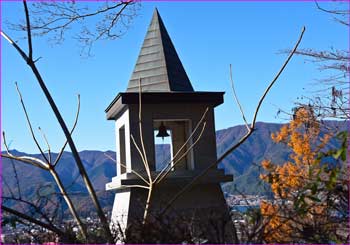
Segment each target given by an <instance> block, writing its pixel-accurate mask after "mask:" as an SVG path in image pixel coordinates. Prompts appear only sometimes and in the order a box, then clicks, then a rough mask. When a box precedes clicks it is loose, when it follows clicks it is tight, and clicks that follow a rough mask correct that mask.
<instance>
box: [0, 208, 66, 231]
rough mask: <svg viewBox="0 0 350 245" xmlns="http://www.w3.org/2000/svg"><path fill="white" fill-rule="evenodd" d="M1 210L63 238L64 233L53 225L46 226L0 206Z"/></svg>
mask: <svg viewBox="0 0 350 245" xmlns="http://www.w3.org/2000/svg"><path fill="white" fill-rule="evenodd" d="M1 209H2V210H3V211H5V212H8V213H10V214H13V215H16V216H18V217H19V218H21V219H24V220H27V221H29V222H31V223H33V224H36V225H39V226H41V227H44V228H46V229H48V230H50V231H52V232H55V233H56V234H58V235H59V236H62V237H64V236H65V233H64V232H63V231H61V230H60V229H58V228H57V227H55V226H53V225H49V224H46V223H44V222H42V221H40V220H36V219H34V218H33V217H31V216H28V215H26V214H23V213H21V212H18V211H17V210H14V209H11V208H9V207H6V206H4V205H1Z"/></svg>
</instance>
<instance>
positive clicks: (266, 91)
mask: <svg viewBox="0 0 350 245" xmlns="http://www.w3.org/2000/svg"><path fill="white" fill-rule="evenodd" d="M304 32H305V27H303V29H302V31H301V34H300V36H299V39H298V41H297V42H296V44H295V46H294V48H293V50H292V51H291V52H290V54H289V55H288V57H287V59H286V61H285V62H284V63H283V65H282V67H281V68H280V70H279V71H278V72H277V74H276V76H275V77H274V79H273V80H272V81H271V82H270V84H269V85H268V87H267V88H266V90H265V92H264V93H263V95H262V96H261V98H260V100H259V102H258V105H257V107H256V109H255V113H254V117H253V120H252V123H251V125H250V129H249V130H248V132H247V134H246V135H244V136H243V137H242V138H241V139H240V140H239V141H238V142H237V143H236V144H234V145H233V146H231V147H230V148H229V149H228V150H227V151H226V152H224V153H223V154H222V155H221V156H220V157H219V158H218V159H217V161H216V162H214V163H212V164H210V165H209V166H208V167H206V168H205V169H204V170H202V171H201V172H200V173H199V174H198V175H197V176H196V177H194V178H193V179H192V180H191V181H190V183H188V184H187V185H186V186H185V187H184V188H182V189H181V190H180V191H179V192H178V193H176V194H175V195H174V197H173V198H172V199H171V200H170V201H169V202H168V204H167V205H166V206H165V207H164V208H163V210H162V211H161V214H164V213H165V212H166V211H167V209H168V208H169V207H170V206H171V205H172V203H173V202H175V201H176V200H177V199H178V198H179V197H180V196H181V195H182V194H183V193H184V192H186V191H187V190H188V189H190V188H191V187H192V185H193V184H195V183H196V182H197V181H198V180H199V179H200V178H201V177H203V176H204V175H205V174H206V173H207V172H208V171H209V170H210V169H211V168H213V167H215V166H216V165H217V164H219V163H220V162H221V161H222V160H223V159H224V158H225V157H226V156H228V155H229V154H230V153H231V152H232V151H234V150H235V149H236V148H238V147H239V146H240V145H241V144H243V143H244V142H245V141H246V140H247V139H248V138H249V136H250V135H251V134H252V133H253V131H254V130H255V122H256V118H257V115H258V112H259V110H260V107H261V104H262V102H263V101H264V99H265V97H266V95H267V94H268V92H269V91H270V89H271V88H272V86H273V85H274V84H275V82H276V81H277V79H278V78H279V76H280V75H281V73H282V72H283V70H284V69H285V67H286V66H287V64H288V62H289V61H290V59H291V58H292V56H293V54H294V53H295V51H296V50H297V48H298V46H299V44H300V42H301V40H302V38H303V35H304Z"/></svg>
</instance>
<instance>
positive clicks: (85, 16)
mask: <svg viewBox="0 0 350 245" xmlns="http://www.w3.org/2000/svg"><path fill="white" fill-rule="evenodd" d="M140 6H141V3H140V2H137V1H104V2H99V3H89V2H81V1H46V2H45V1H44V2H33V3H31V4H30V5H29V6H28V7H29V9H28V10H29V13H30V17H31V26H30V29H31V34H32V36H33V37H37V36H39V37H45V38H47V39H48V40H49V41H50V42H51V43H52V44H61V43H62V42H64V40H65V39H67V38H69V40H71V39H75V40H76V41H77V42H78V44H79V45H80V47H81V55H82V56H90V55H91V49H92V46H93V44H94V43H95V42H96V41H99V40H115V39H118V38H120V37H122V36H123V35H124V34H125V33H126V32H127V30H128V28H129V26H130V25H131V23H132V21H133V19H134V18H135V16H136V15H137V13H138V10H139V8H140ZM7 26H8V28H9V29H12V30H16V31H20V32H23V31H26V30H27V27H28V26H27V24H26V21H22V22H21V23H10V22H7ZM25 38H27V37H25Z"/></svg>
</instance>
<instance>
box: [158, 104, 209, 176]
mask: <svg viewBox="0 0 350 245" xmlns="http://www.w3.org/2000/svg"><path fill="white" fill-rule="evenodd" d="M208 111H209V107H207V108H206V109H205V111H204V113H203V114H202V117H201V119H200V120H199V121H198V123H197V125H196V127H195V128H194V130H193V131H192V133H191V134H190V136H189V137H188V138H187V140H186V141H185V143H183V145H182V146H181V147H180V149H179V150H178V151H177V152H176V153H175V155H174V156H173V158H172V159H171V160H170V161H169V163H168V164H167V165H166V166H164V168H163V169H162V170H161V171H160V173H159V174H158V175H157V176H156V178H155V179H154V182H155V183H156V182H157V180H158V179H159V178H160V176H161V175H162V174H163V173H164V172H165V171H166V170H167V168H169V167H171V164H173V162H174V159H175V158H176V157H177V155H178V154H180V152H181V151H182V149H183V148H184V147H185V146H186V145H187V143H188V142H189V141H190V140H191V139H192V137H193V135H194V134H195V133H196V132H197V129H198V128H199V125H200V124H201V123H202V122H203V120H204V118H205V117H206V115H207V112H208Z"/></svg>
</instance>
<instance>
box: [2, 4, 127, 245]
mask: <svg viewBox="0 0 350 245" xmlns="http://www.w3.org/2000/svg"><path fill="white" fill-rule="evenodd" d="M72 4H73V5H72V7H73V9H70V8H69V6H66V7H64V6H65V5H64V3H63V2H62V4H61V2H55V3H54V4H50V3H49V4H45V3H43V5H42V6H41V7H37V6H34V9H35V8H36V7H37V8H36V10H34V15H35V13H37V14H44V15H45V14H47V15H50V14H51V15H52V16H53V19H49V22H48V23H46V22H45V18H42V19H41V18H40V17H38V19H37V20H36V21H35V23H34V26H32V25H31V23H32V22H31V14H30V11H29V8H28V4H27V2H26V1H23V7H24V13H25V15H24V16H25V22H24V25H23V26H22V28H20V29H21V30H23V31H25V32H26V39H27V44H28V53H26V52H24V51H23V49H22V48H21V47H20V46H19V45H18V44H17V42H15V41H13V39H12V38H11V37H10V36H9V35H7V34H6V33H5V32H3V31H1V35H2V36H3V37H4V38H5V39H6V40H7V41H8V42H9V43H10V44H11V45H12V46H13V47H14V48H15V49H16V51H17V52H18V53H19V54H20V56H21V57H22V58H23V60H24V61H25V62H26V64H27V65H28V66H29V67H30V69H31V70H32V72H33V74H34V76H35V77H36V79H37V81H38V83H39V85H40V88H41V90H42V91H43V93H44V95H45V97H46V99H47V101H48V103H49V105H50V107H51V109H52V111H53V112H54V115H55V117H56V119H57V121H58V123H59V125H60V126H61V129H62V131H63V133H64V135H65V137H66V139H67V141H66V142H65V143H64V145H63V147H62V151H61V153H60V155H59V156H58V157H57V159H56V161H53V160H52V159H51V154H50V146H49V144H48V142H47V141H46V143H47V147H48V155H47V156H46V155H45V153H44V151H43V150H42V148H41V146H40V145H39V143H38V141H37V139H36V137H35V134H34V131H33V129H32V127H31V123H30V120H29V117H28V114H27V112H26V109H25V106H24V103H23V100H22V98H21V94H20V92H19V90H18V92H19V95H20V98H21V103H22V107H23V109H24V112H25V114H26V119H27V123H28V125H29V128H30V132H31V135H32V138H33V140H34V142H35V144H36V146H37V147H38V149H39V151H40V153H41V155H42V157H43V159H44V160H41V159H33V158H31V157H27V156H14V155H12V154H11V153H10V152H9V151H8V152H7V154H6V156H5V155H3V154H2V155H3V157H9V158H12V159H15V160H19V161H21V162H24V163H29V164H32V165H34V166H36V167H38V168H41V169H44V170H47V171H49V172H50V174H51V175H52V177H53V178H54V179H55V182H56V183H57V185H58V187H59V189H60V192H61V193H62V195H63V197H64V199H65V201H66V203H67V205H68V206H69V209H70V210H71V213H72V215H73V217H74V218H75V220H76V222H77V224H78V226H79V228H80V231H81V233H82V235H83V237H84V238H86V231H85V227H84V225H83V223H82V221H81V219H80V218H79V216H78V214H77V213H76V210H75V207H74V205H73V204H72V202H71V200H70V198H69V195H67V193H66V191H65V189H64V187H63V185H62V183H61V180H60V178H59V176H58V174H57V172H56V171H55V166H56V164H57V163H58V161H59V159H60V157H61V155H62V153H63V150H64V148H65V147H66V145H69V147H70V149H71V151H72V154H73V157H74V160H75V162H76V164H77V167H78V169H79V172H80V175H81V177H82V178H83V181H84V183H85V186H86V188H87V190H88V193H89V195H90V197H91V199H92V201H93V204H94V206H95V208H96V211H97V215H98V217H99V218H100V221H101V225H102V227H103V229H104V231H105V236H106V238H107V241H108V242H112V241H113V239H112V235H111V232H110V228H109V224H108V222H107V219H106V217H105V214H104V212H103V210H102V207H101V205H100V203H99V201H98V199H97V195H96V192H95V190H94V188H93V186H92V184H91V181H90V179H89V177H88V175H87V173H86V170H85V168H84V165H83V163H82V161H81V159H80V156H79V153H78V151H77V148H76V146H75V144H74V141H73V139H72V137H71V133H72V132H71V131H70V130H68V127H67V125H66V122H65V121H64V119H63V117H62V115H61V113H60V111H59V109H58V107H57V105H56V103H55V101H54V100H53V98H52V96H51V94H50V92H49V90H48V88H47V87H46V84H45V82H44V80H43V78H42V76H41V74H40V71H39V70H38V68H37V66H36V62H37V60H38V59H35V58H34V57H33V56H34V55H33V44H32V36H33V34H32V32H33V31H34V32H35V31H38V33H41V34H44V30H45V28H49V30H51V31H52V32H55V30H61V34H62V35H60V37H61V38H63V34H64V33H65V31H66V30H67V28H68V27H69V25H71V24H72V23H75V22H76V21H81V20H83V19H84V18H88V17H90V16H95V15H97V14H99V13H102V14H108V15H107V17H105V18H106V20H108V19H109V18H111V14H110V13H114V15H116V16H115V18H113V19H112V20H111V22H110V25H103V24H101V25H100V26H99V25H98V26H99V27H97V31H98V32H99V31H100V32H99V35H98V36H97V37H95V38H93V40H98V39H99V38H103V37H106V35H107V36H108V35H109V36H110V38H113V37H114V38H116V37H117V36H116V35H112V34H111V33H112V30H113V28H115V24H116V23H117V20H118V19H119V18H122V16H121V14H122V13H123V11H124V10H125V9H126V7H127V6H129V4H132V2H120V3H114V4H115V5H113V6H114V7H112V6H109V5H106V6H105V7H104V8H102V9H99V10H96V11H95V12H91V13H90V14H89V13H85V14H78V12H79V11H78V10H76V9H74V4H75V3H72ZM40 8H41V10H40ZM45 8H49V9H50V8H52V9H55V10H51V12H50V10H49V9H45ZM117 9H119V10H117ZM80 10H81V11H83V10H84V9H80ZM85 10H86V9H85ZM40 11H43V12H40ZM65 11H66V12H65ZM110 11H112V12H110ZM115 11H117V12H115ZM68 12H71V14H68ZM108 16H109V17H108ZM119 16H120V17H119ZM106 20H105V22H106ZM46 21H47V19H46ZM60 21H63V22H64V23H65V24H62V22H60ZM105 22H104V23H105ZM52 25H54V26H52ZM103 27H104V28H103ZM103 29H104V30H105V31H103ZM46 30H48V29H46ZM51 31H50V32H51ZM87 44H89V45H90V44H91V42H90V41H89V42H87ZM73 129H74V128H73ZM4 136H5V135H4ZM44 138H45V137H44ZM45 139H46V138H45ZM4 143H5V142H4ZM5 145H6V143H5ZM7 211H9V212H10V210H9V209H7ZM22 218H24V216H22Z"/></svg>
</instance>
